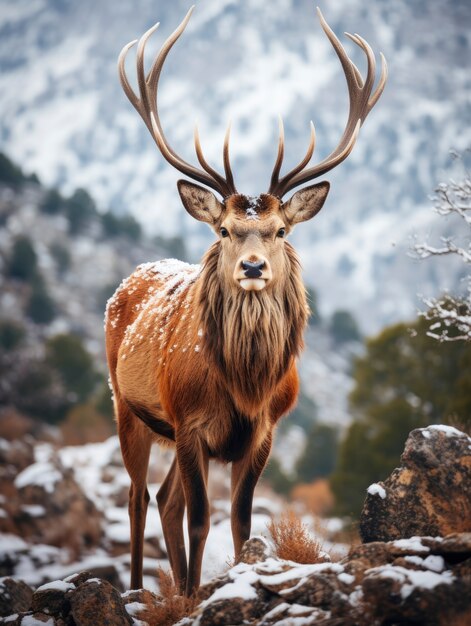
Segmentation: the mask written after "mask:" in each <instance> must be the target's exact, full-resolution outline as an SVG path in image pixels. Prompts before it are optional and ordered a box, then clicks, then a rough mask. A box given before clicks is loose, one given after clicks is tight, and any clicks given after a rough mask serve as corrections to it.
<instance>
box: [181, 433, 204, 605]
mask: <svg viewBox="0 0 471 626" xmlns="http://www.w3.org/2000/svg"><path fill="white" fill-rule="evenodd" d="M177 463H178V468H179V471H180V476H181V482H182V486H183V492H184V494H185V503H186V509H187V516H188V538H189V544H190V554H189V559H188V576H187V580H186V591H185V593H186V595H187V596H191V595H192V593H194V592H195V591H196V590H197V589H198V587H199V584H200V579H201V564H202V561H203V551H204V545H205V543H206V538H207V536H208V532H209V501H208V496H207V493H206V482H207V476H208V463H209V458H208V454H207V452H205V451H203V449H202V446H201V444H200V442H199V440H198V437H197V436H196V434H195V433H194V432H193V433H191V432H190V433H185V436H181V434H180V437H179V436H178V434H177Z"/></svg>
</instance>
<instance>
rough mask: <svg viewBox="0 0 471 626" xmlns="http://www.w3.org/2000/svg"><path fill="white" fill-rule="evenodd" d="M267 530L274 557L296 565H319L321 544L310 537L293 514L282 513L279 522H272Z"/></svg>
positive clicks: (306, 529) (304, 526)
mask: <svg viewBox="0 0 471 626" xmlns="http://www.w3.org/2000/svg"><path fill="white" fill-rule="evenodd" d="M268 530H269V531H270V534H271V536H272V539H273V543H274V544H275V552H276V556H278V557H279V558H280V559H286V560H287V561H294V562H296V563H320V562H322V561H323V558H322V557H321V551H322V546H321V544H320V543H319V542H318V541H316V540H315V539H313V538H312V537H311V534H310V533H309V530H308V528H307V526H306V525H305V524H303V522H302V521H301V520H300V519H299V517H298V516H297V515H296V514H295V513H294V512H293V511H288V512H287V513H284V514H283V515H282V516H281V518H280V519H279V521H275V520H272V521H271V522H270V524H269V525H268Z"/></svg>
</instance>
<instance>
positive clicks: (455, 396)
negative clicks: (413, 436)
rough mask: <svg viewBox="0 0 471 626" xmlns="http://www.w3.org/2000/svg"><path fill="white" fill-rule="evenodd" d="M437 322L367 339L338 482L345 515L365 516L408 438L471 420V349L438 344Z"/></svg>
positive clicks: (339, 504)
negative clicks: (369, 492) (371, 491)
mask: <svg viewBox="0 0 471 626" xmlns="http://www.w3.org/2000/svg"><path fill="white" fill-rule="evenodd" d="M429 323H430V322H429V321H428V320H426V319H423V318H421V319H419V320H418V321H416V322H415V323H414V324H411V325H407V324H396V325H394V326H391V327H389V328H386V329H385V330H384V331H383V332H382V333H380V334H379V335H378V336H377V337H376V338H374V339H370V340H368V341H367V350H366V354H365V356H363V357H361V358H359V359H357V361H356V362H355V365H354V370H353V376H354V379H355V388H354V390H353V392H352V394H351V397H350V402H351V406H352V409H353V411H354V413H355V415H356V421H355V422H353V424H352V425H351V426H350V428H349V429H348V431H347V433H346V437H345V439H344V440H343V442H342V444H341V445H340V450H339V460H338V464H337V467H336V469H335V472H334V475H333V476H332V480H331V484H332V488H333V491H334V494H335V496H336V500H337V510H338V512H339V513H342V514H353V515H354V516H356V515H358V514H359V513H360V511H361V507H362V504H363V501H364V497H365V490H366V489H367V487H368V485H369V484H371V483H372V482H376V481H378V480H382V479H385V478H387V476H388V475H389V474H390V472H391V471H392V470H393V469H394V468H395V467H396V466H397V465H398V464H399V459H400V455H401V453H402V451H403V449H404V443H405V441H406V439H407V435H408V434H409V432H410V431H411V430H413V429H414V428H419V427H425V426H427V425H429V424H437V423H444V422H445V423H446V422H449V421H459V422H461V423H462V424H464V425H466V424H467V425H468V427H469V425H470V422H471V414H470V410H469V409H470V407H471V385H470V384H469V374H468V372H469V369H467V368H469V365H470V363H471V345H470V344H468V343H466V342H457V343H454V342H450V343H437V341H435V340H434V339H432V338H430V337H429V336H427V330H428V326H429Z"/></svg>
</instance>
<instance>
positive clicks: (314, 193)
mask: <svg viewBox="0 0 471 626" xmlns="http://www.w3.org/2000/svg"><path fill="white" fill-rule="evenodd" d="M192 11H193V7H192V8H191V9H190V10H189V12H188V13H187V15H186V16H185V19H184V20H183V22H182V23H181V24H180V26H179V27H178V28H177V29H176V30H175V32H174V33H172V35H170V37H169V38H168V39H167V41H166V42H165V43H164V44H163V46H162V48H161V50H160V52H159V54H158V55H157V56H156V58H155V60H154V63H153V65H152V67H151V69H150V71H149V73H148V74H147V76H146V75H145V72H144V50H145V46H146V43H147V40H148V39H149V37H150V36H151V35H152V33H153V32H154V31H155V30H156V28H157V27H158V24H156V25H155V26H153V27H152V28H151V29H149V30H148V31H147V32H146V33H145V34H144V35H143V36H142V37H141V39H140V40H139V43H138V47H137V77H138V84H139V94H140V97H138V96H137V95H136V94H135V93H134V91H133V90H132V89H131V87H130V85H129V82H128V80H127V77H126V74H125V70H124V63H125V58H126V54H127V52H128V50H129V49H130V48H131V47H132V46H133V45H134V44H135V43H136V42H137V40H136V41H132V42H131V43H129V44H127V45H126V46H125V47H124V48H123V50H122V52H121V54H120V57H119V62H118V63H119V75H120V80H121V84H122V87H123V89H124V91H125V93H126V95H127V96H128V98H129V100H130V101H131V103H132V104H133V106H134V107H135V108H136V110H137V111H138V112H139V114H140V115H141V117H142V118H143V120H144V122H145V124H146V126H147V128H148V129H149V131H150V133H151V135H152V137H153V138H154V140H155V142H156V144H157V146H158V148H159V149H160V151H161V153H162V155H163V156H164V157H165V158H166V159H167V161H168V162H169V163H170V164H171V165H173V166H174V167H175V168H176V169H178V170H179V171H180V172H182V173H183V174H185V175H187V176H189V177H190V178H192V179H193V180H196V181H198V182H199V183H203V185H205V186H206V187H210V188H211V189H213V190H214V191H216V192H217V193H218V194H219V195H220V196H221V199H218V198H217V196H216V195H215V194H214V193H213V192H212V191H210V190H209V189H207V188H206V187H202V186H200V185H196V184H194V183H190V182H187V181H185V180H180V181H179V182H178V190H179V193H180V197H181V199H182V202H183V205H184V207H185V209H186V210H187V211H188V213H189V214H190V215H191V216H193V217H194V218H195V219H197V220H199V221H202V222H206V223H208V224H209V225H210V226H211V227H212V228H213V230H214V231H215V233H216V235H217V236H218V237H219V238H220V262H219V264H218V270H217V271H218V272H220V274H221V275H222V277H223V278H224V280H225V284H226V285H229V286H230V288H231V289H233V290H240V289H243V290H246V291H262V290H264V289H267V290H270V289H271V288H272V287H273V286H274V285H276V284H277V282H278V279H279V277H280V276H283V275H286V272H287V271H289V261H288V251H287V246H286V242H285V237H286V235H287V234H288V233H289V232H290V231H291V229H292V228H293V226H294V225H295V224H297V223H299V222H304V221H306V220H309V219H311V218H312V217H314V216H315V215H316V214H317V213H318V212H319V211H320V209H321V208H322V206H323V204H324V202H325V199H326V197H327V194H328V192H329V183H328V182H321V183H317V184H315V185H311V186H309V187H305V188H303V189H301V190H299V191H297V192H296V193H294V195H293V196H292V197H291V198H289V199H288V200H285V201H283V198H284V196H285V195H286V194H287V193H288V192H289V191H291V190H292V189H294V188H295V187H298V186H300V185H302V184H304V183H306V182H308V181H310V180H313V179H314V178H317V177H319V176H322V175H323V174H325V173H326V172H328V171H329V170H331V169H333V168H334V167H336V166H337V165H338V164H339V163H341V162H342V161H343V160H344V159H346V158H347V156H348V155H349V154H350V152H351V151H352V149H353V146H354V145H355V142H356V139H357V136H358V132H359V130H360V127H361V125H362V124H363V122H364V120H365V119H366V116H367V115H368V113H369V112H370V111H371V109H372V108H373V106H374V105H375V104H376V102H377V100H378V98H379V97H380V96H381V94H382V92H383V89H384V86H385V84H386V79H387V66H386V61H385V59H384V56H383V55H382V54H381V61H382V70H381V77H380V80H379V82H378V85H377V87H376V89H375V90H374V91H373V85H374V82H375V74H376V62H375V56H374V53H373V51H372V49H371V47H370V46H369V45H368V43H367V42H366V41H365V40H364V39H363V38H362V37H360V36H359V35H349V34H348V33H347V36H348V37H349V38H350V39H351V40H352V41H353V42H354V43H356V44H357V45H358V46H359V47H360V48H361V49H362V50H363V51H364V52H365V55H366V57H367V63H368V69H367V76H366V79H365V80H363V78H362V76H361V74H360V72H359V70H358V68H357V67H356V66H355V64H354V63H353V62H352V61H351V59H350V58H349V57H348V56H347V53H346V52H345V49H344V48H343V46H342V44H341V43H340V41H339V40H338V39H337V37H336V35H335V34H334V33H333V31H332V30H331V29H330V27H329V26H328V24H327V23H326V21H325V20H324V18H323V16H322V14H321V12H320V10H319V9H318V14H319V19H320V22H321V25H322V28H323V29H324V32H325V33H326V35H327V37H328V38H329V40H330V42H331V44H332V46H333V47H334V50H335V52H336V53H337V56H338V58H339V60H340V63H341V65H342V68H343V70H344V73H345V78H346V81H347V87H348V92H349V97H350V108H349V115H348V120H347V124H346V126H345V130H344V133H343V135H342V138H341V140H340V142H339V145H338V146H337V147H336V148H335V150H333V152H331V154H330V155H329V156H328V157H326V158H325V159H324V160H323V161H321V162H320V163H318V164H317V165H314V166H311V167H307V165H308V163H309V161H310V160H311V157H312V155H313V152H314V146H315V131H314V126H313V124H312V122H311V137H310V141H309V146H308V149H307V152H306V154H305V156H304V158H303V159H301V161H300V162H299V163H298V165H296V166H295V167H294V168H293V169H292V170H291V171H290V172H288V173H286V174H285V175H284V176H282V177H281V178H280V171H281V166H282V162H283V155H284V131H283V123H282V121H281V119H280V132H279V141H278V154H277V158H276V162H275V166H274V168H273V173H272V176H271V182H270V186H269V189H268V191H267V193H263V194H261V195H260V196H258V197H255V198H252V197H248V196H244V195H242V194H240V193H238V191H237V190H236V187H235V184H234V177H233V174H232V170H231V165H230V160H229V134H230V127H229V128H228V130H227V132H226V136H225V140H224V149H223V163H224V175H222V174H220V173H219V172H217V171H216V170H215V169H213V168H212V167H211V165H209V163H208V162H207V161H206V159H205V157H204V155H203V151H202V148H201V144H200V139H199V134H198V129H197V128H196V129H195V149H196V155H197V158H198V161H199V163H200V166H201V168H199V167H195V166H193V165H191V164H190V163H188V162H186V161H185V160H183V159H182V158H181V157H180V156H179V155H178V154H177V153H176V152H175V151H174V150H173V149H172V148H171V146H170V144H169V143H168V141H167V139H166V137H165V135H164V132H163V130H162V126H161V124H160V119H159V114H158V106H157V92H158V84H159V78H160V74H161V71H162V66H163V64H164V62H165V59H166V57H167V54H168V53H169V51H170V50H171V48H172V46H173V45H174V43H175V42H176V41H177V39H178V38H179V37H180V35H181V34H182V33H183V31H184V29H185V27H186V25H187V23H188V20H189V19H190V16H191V13H192Z"/></svg>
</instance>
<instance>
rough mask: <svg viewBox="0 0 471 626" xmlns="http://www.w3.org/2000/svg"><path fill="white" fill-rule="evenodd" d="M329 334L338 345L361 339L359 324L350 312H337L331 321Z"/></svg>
mask: <svg viewBox="0 0 471 626" xmlns="http://www.w3.org/2000/svg"><path fill="white" fill-rule="evenodd" d="M329 332H330V334H331V336H332V338H333V340H334V341H335V343H337V344H343V343H348V342H349V341H359V340H360V339H361V334H360V330H359V328H358V324H357V323H356V320H355V318H354V317H353V315H352V314H351V313H350V312H349V311H335V313H334V314H333V315H332V319H331V320H330V325H329Z"/></svg>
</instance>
